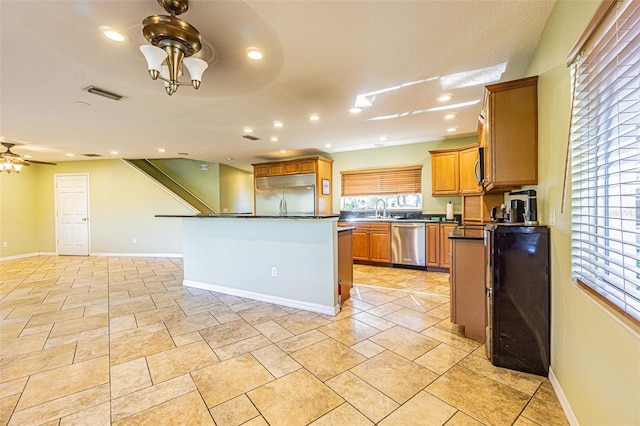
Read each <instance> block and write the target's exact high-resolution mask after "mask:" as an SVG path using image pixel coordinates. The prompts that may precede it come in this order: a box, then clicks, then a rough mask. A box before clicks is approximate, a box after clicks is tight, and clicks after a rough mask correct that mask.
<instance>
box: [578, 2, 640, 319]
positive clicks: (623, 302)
mask: <svg viewBox="0 0 640 426" xmlns="http://www.w3.org/2000/svg"><path fill="white" fill-rule="evenodd" d="M572 78H573V85H574V94H573V95H574V100H573V115H572V122H571V209H572V210H571V220H572V272H573V275H574V277H575V279H576V280H577V281H578V282H580V283H581V284H583V285H586V286H588V287H589V288H590V289H591V290H593V291H594V292H595V293H597V294H599V295H600V296H602V297H603V298H604V299H605V300H607V301H608V302H610V303H611V304H613V305H614V306H615V307H617V308H618V310H619V311H621V312H623V313H624V314H625V315H626V316H628V317H630V318H632V319H633V320H634V321H635V322H639V323H640V2H638V1H630V0H625V1H618V2H616V3H615V4H614V5H613V7H611V8H610V9H609V10H608V12H607V13H606V16H604V18H603V19H602V21H601V22H600V23H599V25H597V26H596V29H595V30H594V31H593V32H592V34H590V35H589V37H588V38H587V39H586V43H585V44H584V46H583V47H582V49H581V50H580V51H579V53H578V56H577V58H576V59H575V61H574V62H573V63H572Z"/></svg>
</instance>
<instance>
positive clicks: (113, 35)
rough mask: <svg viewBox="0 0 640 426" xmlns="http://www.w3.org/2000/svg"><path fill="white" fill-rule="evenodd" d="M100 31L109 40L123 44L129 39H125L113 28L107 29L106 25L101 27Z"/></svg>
mask: <svg viewBox="0 0 640 426" xmlns="http://www.w3.org/2000/svg"><path fill="white" fill-rule="evenodd" d="M99 29H100V31H101V32H102V34H104V36H105V37H106V38H108V39H109V40H112V41H117V42H123V41H125V40H126V39H127V37H125V36H124V35H123V34H121V33H119V32H118V31H116V30H114V29H113V28H111V27H107V26H106V25H101V26H100V27H99Z"/></svg>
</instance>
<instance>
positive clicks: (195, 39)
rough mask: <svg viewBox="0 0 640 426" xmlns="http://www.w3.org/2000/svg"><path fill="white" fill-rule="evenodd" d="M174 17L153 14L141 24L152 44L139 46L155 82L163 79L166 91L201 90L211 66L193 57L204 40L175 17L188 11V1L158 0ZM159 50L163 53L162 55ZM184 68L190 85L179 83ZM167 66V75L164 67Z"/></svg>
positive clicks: (143, 33) (171, 92)
mask: <svg viewBox="0 0 640 426" xmlns="http://www.w3.org/2000/svg"><path fill="white" fill-rule="evenodd" d="M158 3H160V5H161V6H162V7H163V8H164V9H165V10H166V11H167V12H168V13H170V14H171V16H165V15H152V16H148V17H147V18H145V19H144V21H142V35H143V36H144V38H145V39H146V40H147V41H148V42H149V43H151V45H143V46H140V51H141V52H142V54H143V55H144V57H145V59H146V60H147V67H148V70H149V75H150V76H151V78H152V79H153V80H157V79H160V80H163V81H164V82H165V85H164V86H165V91H166V92H167V94H168V95H173V94H174V93H175V92H176V91H177V90H178V87H179V86H184V85H191V86H192V87H193V88H194V89H198V88H199V87H200V83H201V81H202V74H203V73H204V71H205V70H206V69H207V67H208V66H209V64H207V62H206V61H204V60H202V59H199V58H190V56H192V55H195V54H196V53H198V52H199V51H200V49H201V48H202V37H201V36H200V33H199V32H198V30H197V29H195V28H194V27H193V26H192V25H190V24H189V23H187V22H185V21H183V20H182V19H180V18H176V15H180V14H181V13H184V12H186V11H187V10H188V9H189V0H158ZM160 51H161V52H162V53H160ZM182 65H184V66H185V67H186V68H187V70H188V71H189V74H190V76H191V81H190V82H181V81H179V78H180V75H181V73H182ZM165 66H166V71H167V72H166V73H165V72H163V71H164V70H163V67H165Z"/></svg>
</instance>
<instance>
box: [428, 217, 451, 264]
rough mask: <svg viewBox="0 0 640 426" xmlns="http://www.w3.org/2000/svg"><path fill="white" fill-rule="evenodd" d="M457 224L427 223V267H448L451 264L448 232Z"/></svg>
mask: <svg viewBox="0 0 640 426" xmlns="http://www.w3.org/2000/svg"><path fill="white" fill-rule="evenodd" d="M456 226H457V224H456V223H427V226H426V231H425V232H426V244H427V261H426V264H427V268H429V267H432V268H442V269H449V267H450V265H451V260H450V259H451V245H450V240H449V232H451V231H452V230H453V228H455V227H456Z"/></svg>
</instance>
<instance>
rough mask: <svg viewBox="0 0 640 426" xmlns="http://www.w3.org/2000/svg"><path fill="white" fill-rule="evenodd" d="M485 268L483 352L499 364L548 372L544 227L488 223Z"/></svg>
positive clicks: (546, 236)
mask: <svg viewBox="0 0 640 426" xmlns="http://www.w3.org/2000/svg"><path fill="white" fill-rule="evenodd" d="M484 243H485V250H486V256H485V259H486V261H487V267H486V268H485V273H486V279H485V291H486V310H485V312H486V324H487V328H486V340H485V346H486V350H487V357H488V358H489V359H490V360H491V363H492V364H493V365H495V366H498V367H504V368H510V369H512V370H518V371H523V372H527V373H533V374H538V375H541V376H545V377H546V376H547V375H548V374H549V358H550V325H551V316H550V275H549V274H550V265H549V263H550V261H549V228H548V227H546V226H522V225H509V224H499V225H498V224H491V225H487V226H486V227H485V236H484Z"/></svg>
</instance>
